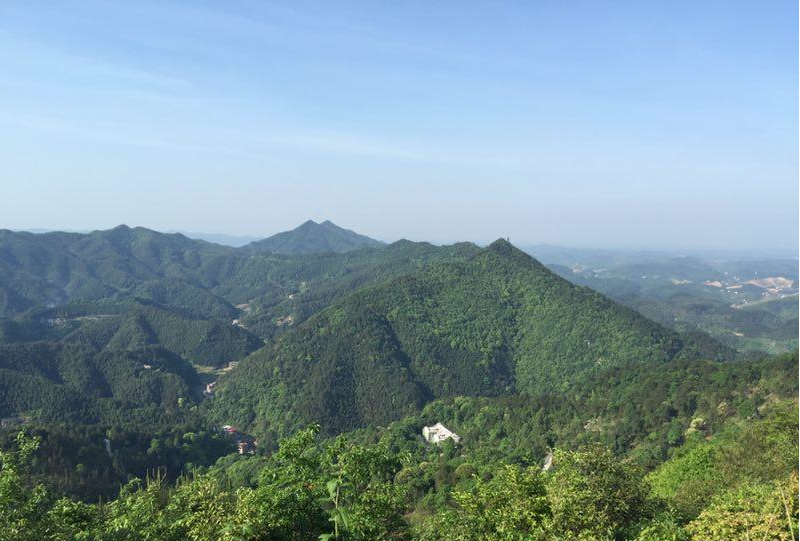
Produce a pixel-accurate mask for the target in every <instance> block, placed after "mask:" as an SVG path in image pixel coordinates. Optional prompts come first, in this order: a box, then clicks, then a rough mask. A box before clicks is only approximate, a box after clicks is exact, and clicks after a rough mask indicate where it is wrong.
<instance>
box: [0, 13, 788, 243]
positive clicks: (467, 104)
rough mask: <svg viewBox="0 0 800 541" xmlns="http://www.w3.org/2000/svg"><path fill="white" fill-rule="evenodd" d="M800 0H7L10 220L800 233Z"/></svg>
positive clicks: (4, 175)
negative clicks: (327, 221)
mask: <svg viewBox="0 0 800 541" xmlns="http://www.w3.org/2000/svg"><path fill="white" fill-rule="evenodd" d="M797 20H798V14H797V3H796V2H790V1H787V2H780V1H775V2H767V3H764V2H755V1H753V2H747V3H745V2H660V3H656V2H608V3H604V2H597V1H593V2H578V1H576V2H555V1H554V2H308V3H306V2H297V1H292V2H281V3H267V2H238V1H226V2H207V3H204V2H162V1H159V2H140V1H137V2H130V3H127V2H122V1H116V2H91V1H86V2H75V3H67V2H59V1H53V2H36V1H30V0H26V1H16V2H15V1H10V2H3V3H0V70H1V71H0V73H2V75H0V148H2V149H3V150H2V151H0V154H2V157H3V159H2V161H3V165H2V170H0V227H7V228H45V229H73V230H86V229H95V228H106V227H111V226H113V225H116V224H118V223H123V222H124V223H127V224H129V225H143V226H147V227H152V228H155V229H161V230H188V231H204V232H213V233H228V234H235V235H254V236H262V235H267V234H271V233H273V232H275V231H278V230H283V229H287V228H290V227H293V226H295V225H297V224H299V223H301V222H303V221H305V220H306V219H308V218H313V219H318V220H324V219H331V220H333V221H334V222H336V223H340V224H341V225H344V226H346V227H349V228H353V229H356V230H358V231H360V232H363V233H366V234H370V235H372V236H375V237H378V238H381V239H384V240H394V239H397V238H401V237H405V238H411V239H415V240H423V239H426V240H431V241H435V242H449V241H455V240H473V241H478V242H486V241H490V240H492V239H494V238H497V237H500V236H502V237H510V238H511V240H512V242H516V243H519V244H531V243H551V244H566V245H573V246H590V247H591V246H597V247H622V248H653V249H658V248H669V249H675V248H678V249H681V248H686V249H698V248H700V249H702V248H715V249H735V250H742V251H747V250H755V249H758V250H767V251H770V250H771V251H777V252H784V253H790V254H794V253H796V252H797V245H798V120H797V119H798V68H797V66H798V56H797V54H798V53H797V51H798V35H797V26H798V25H797Z"/></svg>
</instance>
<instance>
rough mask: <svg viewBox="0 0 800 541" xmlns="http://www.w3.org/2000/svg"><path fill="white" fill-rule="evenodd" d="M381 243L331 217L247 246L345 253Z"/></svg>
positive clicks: (281, 251)
mask: <svg viewBox="0 0 800 541" xmlns="http://www.w3.org/2000/svg"><path fill="white" fill-rule="evenodd" d="M382 245H383V243H382V242H380V241H378V240H375V239H372V238H369V237H366V236H364V235H359V234H358V233H356V232H354V231H350V230H349V229H344V228H342V227H339V226H338V225H336V224H334V223H333V222H331V221H328V220H325V221H324V222H322V223H319V224H318V223H316V222H314V221H313V220H308V221H307V222H305V223H304V224H302V225H300V226H299V227H297V228H295V229H292V230H291V231H284V232H283V233H278V234H276V235H273V236H271V237H268V238H266V239H263V240H259V241H256V242H251V243H250V244H248V245H247V246H245V249H247V250H249V251H250V252H252V253H265V252H266V253H270V252H271V253H276V254H315V253H342V252H349V251H352V250H358V249H359V248H368V247H378V246H382Z"/></svg>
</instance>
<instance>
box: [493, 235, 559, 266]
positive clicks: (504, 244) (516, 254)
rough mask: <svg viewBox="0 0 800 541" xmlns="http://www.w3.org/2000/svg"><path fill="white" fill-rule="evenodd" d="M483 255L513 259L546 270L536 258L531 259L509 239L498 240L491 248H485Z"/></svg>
mask: <svg viewBox="0 0 800 541" xmlns="http://www.w3.org/2000/svg"><path fill="white" fill-rule="evenodd" d="M482 253H484V254H487V253H488V254H496V255H499V256H502V257H503V258H507V259H513V260H516V261H519V262H522V263H526V264H531V263H532V264H535V265H537V266H539V267H542V268H544V265H542V264H541V263H540V262H539V261H537V260H536V259H535V258H533V257H531V255H530V254H528V253H526V252H523V251H522V250H520V249H519V248H517V247H516V246H514V245H513V244H511V242H509V240H508V239H497V240H496V241H494V242H493V243H491V244H490V245H489V246H487V247H486V248H484V250H483V252H482Z"/></svg>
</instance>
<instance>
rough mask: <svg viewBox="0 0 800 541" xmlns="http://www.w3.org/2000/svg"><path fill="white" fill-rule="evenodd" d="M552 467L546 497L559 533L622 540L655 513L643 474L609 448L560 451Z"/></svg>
mask: <svg viewBox="0 0 800 541" xmlns="http://www.w3.org/2000/svg"><path fill="white" fill-rule="evenodd" d="M553 465H554V472H553V473H552V474H551V475H550V476H549V478H548V479H547V494H548V498H549V499H550V507H551V510H552V514H553V518H552V520H553V528H554V530H555V531H556V532H558V533H559V534H561V535H565V536H569V535H575V536H577V535H587V534H588V535H591V536H595V537H596V538H598V539H602V538H609V539H620V538H622V536H623V535H624V534H625V533H628V532H631V531H633V529H634V528H635V526H636V525H637V524H638V523H639V521H641V519H642V518H643V517H645V518H646V517H648V516H649V515H650V513H651V512H652V503H650V502H648V498H647V488H646V486H645V485H644V484H643V483H642V482H641V473H640V472H639V471H637V469H636V468H635V467H633V466H632V465H630V464H628V463H625V462H624V461H622V460H620V459H619V458H618V457H615V456H614V455H613V454H611V453H610V452H609V451H608V450H607V449H603V448H601V447H597V446H590V447H586V448H583V449H580V450H578V451H561V450H557V451H556V453H555V457H554V460H553Z"/></svg>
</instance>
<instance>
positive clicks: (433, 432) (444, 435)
mask: <svg viewBox="0 0 800 541" xmlns="http://www.w3.org/2000/svg"><path fill="white" fill-rule="evenodd" d="M422 437H423V438H425V441H427V442H428V443H436V444H439V443H441V442H443V441H444V440H447V439H451V440H453V441H454V442H455V443H458V442H460V441H461V436H459V435H458V434H456V433H455V432H452V431H450V430H449V429H448V428H447V427H446V426H444V425H443V424H442V423H436V424H435V425H433V426H426V427H423V428H422Z"/></svg>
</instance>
